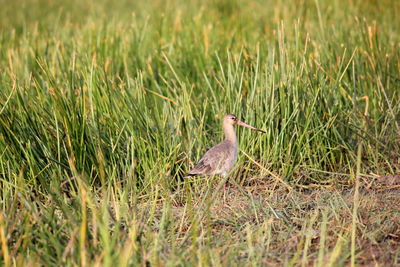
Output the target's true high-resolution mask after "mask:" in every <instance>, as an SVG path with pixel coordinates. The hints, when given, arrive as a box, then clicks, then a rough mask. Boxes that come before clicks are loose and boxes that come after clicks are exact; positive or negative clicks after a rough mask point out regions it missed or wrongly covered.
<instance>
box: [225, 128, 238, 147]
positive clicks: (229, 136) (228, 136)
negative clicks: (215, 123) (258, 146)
mask: <svg viewBox="0 0 400 267" xmlns="http://www.w3.org/2000/svg"><path fill="white" fill-rule="evenodd" d="M223 128H224V133H225V140H228V141H230V142H232V143H236V134H235V129H234V128H233V125H232V124H225V125H224V126H223Z"/></svg>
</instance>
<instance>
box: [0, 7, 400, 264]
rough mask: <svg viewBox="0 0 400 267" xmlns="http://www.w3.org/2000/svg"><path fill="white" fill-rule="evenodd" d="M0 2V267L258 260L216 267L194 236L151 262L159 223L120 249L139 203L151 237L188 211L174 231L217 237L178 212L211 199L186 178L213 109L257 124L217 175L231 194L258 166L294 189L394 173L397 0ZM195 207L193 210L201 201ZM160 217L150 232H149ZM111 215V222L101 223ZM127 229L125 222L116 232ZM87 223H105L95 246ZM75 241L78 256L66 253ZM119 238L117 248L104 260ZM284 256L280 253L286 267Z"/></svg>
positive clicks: (255, 176) (205, 187)
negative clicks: (227, 168)
mask: <svg viewBox="0 0 400 267" xmlns="http://www.w3.org/2000/svg"><path fill="white" fill-rule="evenodd" d="M0 3H1V9H0V30H1V35H0V86H1V90H0V103H1V107H0V176H1V190H2V194H1V196H2V206H3V208H2V210H3V213H2V216H1V221H0V228H1V229H0V230H1V231H3V232H4V236H3V240H6V237H7V241H5V242H4V243H3V246H2V256H3V262H5V263H8V264H12V263H13V262H14V263H16V262H19V261H20V262H21V263H22V262H24V261H25V260H27V259H29V258H31V257H30V255H31V253H33V254H34V255H36V257H34V258H35V259H36V260H37V262H38V263H42V264H43V263H44V264H51V263H52V264H54V263H56V262H59V261H60V260H63V261H64V263H66V262H69V263H71V262H72V263H71V264H72V265H74V264H80V265H85V264H89V262H91V261H92V260H94V261H98V262H99V263H100V262H101V263H103V264H106V265H107V261H109V263H111V262H112V261H113V260H115V259H116V258H118V257H120V258H121V260H126V262H124V263H126V264H134V262H136V263H137V264H138V263H143V262H149V263H151V264H152V265H153V264H154V265H158V264H162V262H165V260H166V259H167V258H168V259H169V260H170V263H172V262H174V257H178V256H177V255H178V254H179V255H180V254H182V251H184V253H183V254H182V258H179V257H180V256H179V257H178V258H179V259H178V258H176V259H175V260H177V262H179V261H181V262H186V261H189V262H192V263H194V262H197V263H200V264H201V263H204V264H212V265H214V264H215V263H216V262H219V263H220V264H224V263H225V264H228V263H229V264H233V263H238V262H240V261H242V260H248V259H252V260H254V261H253V263H254V264H257V263H260V262H263V260H265V258H264V257H263V256H261V258H258V257H256V256H254V257H253V258H252V256H251V255H252V254H251V253H252V252H251V250H250V247H248V248H246V250H240V249H239V251H242V252H243V251H245V252H243V253H244V254H243V255H244V256H243V258H241V257H234V256H233V258H232V259H231V258H229V257H228V258H227V261H226V262H223V261H218V260H217V259H218V257H220V256H221V255H223V254H219V252H218V250H213V248H215V247H214V246H215V244H212V241H209V242H211V243H207V242H208V241H204V240H203V241H201V242H205V244H204V243H202V245H203V248H207V249H209V250H210V251H212V252H209V253H211V254H207V255H208V256H207V257H206V258H204V259H203V258H202V256H201V255H202V254H201V253H202V252H204V251H203V250H201V248H200V247H201V246H200V247H199V246H198V245H196V244H198V243H196V242H197V241H196V242H195V241H193V240H192V241H193V243H191V244H192V245H191V246H188V245H187V243H185V242H186V241H187V239H188V237H186V239H184V241H185V242H183V241H182V242H183V243H179V244H176V247H173V248H172V249H171V251H170V250H168V251H165V253H164V254H163V252H159V248H157V243H155V242H167V243H168V242H171V241H170V239H174V236H170V235H169V233H170V232H169V231H167V232H168V234H165V233H167V232H165V233H164V234H165V235H166V236H162V237H161V236H157V237H154V236H150V237H148V236H146V238H144V240H145V241H144V242H145V243H146V242H149V243H151V244H152V245H138V244H136V245H135V246H137V247H136V248H139V247H140V248H141V250H135V251H136V252H132V251H125V250H124V249H126V247H124V245H123V244H125V243H121V242H122V241H121V240H127V241H126V242H130V243H132V242H133V243H135V242H136V241H132V239H130V238H129V236H130V234H131V233H132V231H133V232H134V231H136V230H137V229H136V228H135V227H137V228H138V229H139V228H140V227H142V226H139V225H141V224H140V223H139V221H140V219H139V217H140V216H139V215H137V214H141V212H144V213H145V212H146V209H147V208H144V209H145V210H141V211H140V210H137V211H136V215H135V211H134V210H136V209H139V206H140V205H139V204H138V203H139V202H141V201H143V202H144V203H147V204H148V205H149V206H150V207H152V209H151V211H150V214H152V215H151V216H150V217H149V218H150V219H149V218H147V217H146V216H147V215H143V217H144V218H146V220H147V219H149V221H148V223H150V224H151V225H152V226H151V227H153V226H154V227H155V228H154V229H159V227H161V226H163V223H167V222H169V219H170V220H172V221H173V220H174V219H176V220H182V221H183V220H184V219H183V218H186V217H185V216H186V215H188V216H189V217H190V218H191V219H190V220H189V221H190V222H191V224H190V227H188V229H190V231H192V232H190V234H188V232H187V234H188V235H189V236H192V238H193V239H195V240H197V239H201V238H205V237H208V238H211V239H212V234H211V232H212V231H211V230H207V229H208V228H207V227H210V229H211V228H212V229H214V228H213V227H211V226H207V227H206V226H204V225H202V224H203V220H200V219H199V218H198V217H196V216H197V215H193V214H191V212H192V213H193V212H194V213H195V211H196V209H198V206H196V204H193V203H192V204H190V202H192V201H194V203H196V201H197V200H198V199H199V198H202V199H207V197H209V193H210V188H212V187H213V184H212V183H211V182H210V183H208V182H206V181H203V180H198V181H197V180H195V181H194V182H188V181H183V180H182V177H183V175H184V174H185V172H186V171H187V170H188V169H189V168H190V167H191V166H193V164H194V163H195V162H196V161H197V160H198V159H199V158H200V156H201V155H202V154H203V153H204V152H205V151H206V149H208V148H209V147H211V146H212V145H214V144H216V143H217V142H219V141H220V140H221V138H222V137H221V135H222V131H221V129H220V123H221V119H222V117H223V115H224V114H225V113H235V114H236V115H238V116H239V117H240V118H241V119H243V120H244V121H245V122H247V123H249V124H251V125H254V126H256V127H258V128H261V129H264V130H266V131H267V134H266V135H259V134H256V133H254V132H251V131H246V130H243V129H237V132H238V136H239V144H240V149H241V150H243V151H244V152H245V153H246V154H244V153H239V159H238V162H237V164H236V168H235V169H234V172H233V173H232V175H231V177H230V179H231V181H232V182H234V183H237V185H238V186H250V185H251V184H252V181H257V182H261V183H264V182H266V181H271V180H274V179H273V178H272V177H271V173H272V174H273V175H274V177H279V179H282V180H284V181H285V182H287V183H289V184H290V185H292V186H309V185H315V184H330V185H332V184H341V185H352V184H353V183H354V181H355V179H356V174H355V173H356V170H355V169H356V164H357V162H359V163H360V168H361V170H360V175H361V177H364V178H363V179H367V180H368V179H371V177H378V176H385V175H396V174H399V172H400V162H399V151H400V149H399V148H400V147H399V146H400V134H399V133H400V129H399V118H400V117H399V116H400V102H399V94H400V90H399V89H400V75H399V73H400V72H399V69H400V61H399V60H400V37H399V30H400V19H399V18H398V14H399V12H400V3H399V2H398V1H389V0H384V1H356V0H347V1H320V0H316V1H308V0H304V1H279V2H276V1H256V0H250V1H244V0H233V1H228V0H207V1H157V0H156V1H127V0H123V1H117V2H115V1H107V0H100V1H90V0H88V1H48V0H25V1H15V2H11V1H0ZM360 144H361V145H360ZM360 146H361V147H362V148H363V150H362V155H361V154H360V157H358V156H357V149H358V147H360ZM188 183H192V184H191V185H187V184H188ZM271 190H272V192H274V190H275V189H271ZM264 191H265V192H267V191H268V190H267V189H266V188H265V189H264ZM268 192H269V191H268ZM171 196H174V197H171ZM200 196H201V197H200ZM175 197H176V198H178V199H179V201H178V200H176V199H175ZM246 197H249V195H246ZM111 200H112V201H114V202H113V203H114V206H113V207H112V208H110V207H109V205H110V204H109V203H110V201H111ZM234 200H235V199H233V202H235V201H234ZM176 201H177V202H176ZM221 201H222V200H221ZM217 202H218V200H217ZM236 202H237V203H238V202H240V201H239V200H237V201H236ZM32 203H34V204H32ZM115 203H118V204H115ZM160 203H161V204H160ZM174 203H175V204H174ZM177 203H179V205H182V206H181V207H182V209H183V210H184V211H183V213H184V214H186V212H189V211H190V209H194V211H190V212H189V213H188V214H186V215H182V217H180V216H179V215H176V214H173V213H174V212H173V211H174V209H173V208H172V207H171V205H172V206H173V205H178V204H177ZM201 203H203V204H204V203H205V204H204V205H206V206H207V207H208V208H207V209H206V210H209V209H210V208H211V207H212V206H213V205H214V204H213V203H209V202H207V201H205V202H204V201H203V202H201ZM249 203H253V204H254V199H253V200H252V201H250V202H249ZM293 203H296V202H293ZM141 204H142V205H145V204H143V203H141ZM225 204H226V203H225ZM225 204H224V205H225ZM136 205H137V207H136ZM157 205H161V207H159V206H157ZM193 205H194V206H193ZM260 205H261V204H260ZM340 205H341V204H340ZM340 205H339V204H338V205H335V206H334V207H335V208H337V209H339V208H338V206H340ZM200 207H203V206H201V205H200ZM110 209H111V210H112V211H110V212H109V210H110ZM120 209H122V210H123V212H121V211H120V212H121V214H122V215H121V214H120V215H118V210H120ZM159 209H161V210H163V212H162V213H161V214H160V216H161V218H159V219H160V223H161V225H158V224H156V223H155V221H156V220H157V218H158V217H157V211H158V210H159ZM115 212H116V213H117V215H115V216H116V218H113V219H114V221H115V222H116V224H117V225H109V224H108V223H107V222H108V220H111V219H110V218H109V217H108V216H109V213H115ZM207 212H208V211H207ZM270 212H271V211H268V212H267V213H266V214H269V215H268V216H270V215H271V214H270ZM317 213H318V212H317ZM206 214H208V213H206ZM211 214H212V212H211V213H210V214H208V215H207V216H209V217H210V216H211V217H212V215H211ZM256 214H257V213H256ZM318 214H319V215H321V218H320V219H321V220H323V219H324V218H325V219H326V218H327V217H323V216H322V215H323V214H325V215H324V216H328V215H326V214H328V213H327V211H324V213H318ZM296 215H297V216H299V214H298V213H296ZM319 215H318V216H319ZM13 216H15V217H13ZM35 216H36V217H35ZM132 216H133V217H132ZM202 216H203V215H202ZM204 216H205V215H204ZM268 216H267V217H268ZM271 216H272V215H271ZM274 216H275V215H274ZM274 216H272V217H271V218H273V217H274ZM316 216H317V215H316ZM267 217H266V218H265V222H268V220H269V219H271V218H269V217H268V218H269V219H268V218H267ZM275 217H276V216H275ZM275 217H274V218H275ZM43 218H46V219H43ZM55 218H57V219H55ZM105 218H106V219H105ZM168 218H169V219H168ZM276 218H280V216H278V217H276ZM337 219H338V220H339V221H340V218H337ZM353 219H354V216H353ZM32 220H33V221H34V222H32ZM88 220H92V222H91V223H89V222H88ZM153 220H154V221H153ZM163 220H164V221H163ZM209 220H212V219H209ZM310 220H311V221H312V218H311V219H310ZM313 220H316V219H315V218H314V219H313ZM278 221H279V220H278ZM16 222H18V224H20V225H21V226H22V227H23V228H24V229H25V230H22V229H20V228H19V227H17V225H14V224H15V223H16ZM22 222H24V223H22ZM128 222H129V223H128ZM170 223H172V222H170ZM236 223H238V222H236ZM249 223H250V222H249ZM310 223H311V222H310V221H307V220H305V225H308V226H309V227H311V226H310V225H313V223H315V221H313V222H312V223H311V224H310ZM322 223H323V222H322ZM125 224H127V225H129V227H133V228H132V229H130V230H129V231H127V229H125V228H124V230H121V231H122V232H120V233H118V234H115V235H114V236H113V233H112V232H113V231H116V230H115V229H118V228H114V227H117V226H121V225H125ZM153 224H156V225H153ZM258 224H261V225H264V224H263V222H262V221H261V222H260V221H257V223H256V224H255V225H258ZM76 225H79V230H77V229H78V228H76ZM88 225H89V226H88ZM182 225H183V224H180V226H177V227H178V230H176V232H175V234H176V235H180V234H183V232H182V231H184V229H183V228H182V227H183V226H182ZM251 225H252V223H250V224H249V226H248V227H249V228H248V229H247V228H246V229H247V230H246V231H248V234H250V235H251V234H252V233H253V232H252V231H253V230H254V229H251V227H252V226H251ZM268 225H269V224H268ZM164 226H165V225H164ZM264 226H265V225H264ZM124 227H128V226H126V225H125V226H124ZM165 227H167V226H165ZM268 227H269V226H268ZM304 227H305V226H304ZM13 229H14V230H13ZM96 229H97V230H96ZM112 229H114V230H112ZM135 229H136V230H135ZM152 229H153V228H152ZM166 229H167V228H166ZM274 230H276V228H275V229H274ZM1 231H0V232H1ZM49 231H50V232H49ZM54 231H55V232H54ZM96 231H103V232H102V233H101V235H102V237H101V238H100V239H99V238H98V236H97V235H99V234H100V233H97V232H96ZM110 231H111V232H110ZM124 231H125V232H124ZM149 231H150V230H149ZM188 231H189V230H188ZM203 231H205V232H203ZM254 231H256V230H254ZM270 231H271V229H270ZM77 232H79V234H77ZM160 233H161V232H160ZM133 235H135V234H133ZM171 235H174V231H172V234H171ZM338 235H340V236H342V235H344V236H345V234H344V233H342V232H340V233H337V235H334V236H335V238H337V237H338ZM78 236H79V238H78ZM175 237H176V236H175ZM277 238H279V237H277ZM78 239H79V240H80V241H79V242H78ZM339 239H340V238H339ZM339 239H335V240H339ZM129 240H130V241H129ZM157 240H159V241H157ZM205 240H209V239H207V238H205ZM220 240H225V239H223V238H222V239H220ZM228 240H229V239H228ZM232 240H235V242H236V241H237V240H236V239H232ZM340 240H341V239H340ZM276 241H277V242H279V239H277V240H276ZM96 242H97V243H96ZM123 242H125V241H123ZM237 242H239V243H236V244H240V241H237ZM335 242H339V241H335ZM340 242H341V241H340ZM89 243H90V244H91V245H89ZM38 244H39V246H38ZM73 244H76V245H78V244H79V246H80V249H77V250H76V251H74V250H73V249H70V248H71V247H73ZM116 244H119V245H121V247H120V248H118V249H116V250H115V251H113V248H114V246H115V245H116ZM335 244H336V246H335V248H336V247H337V246H339V245H340V246H342V244H341V243H335ZM153 245H154V246H156V247H154V246H153ZM306 245H307V248H308V246H309V245H310V244H307V243H306ZM153 249H155V250H156V251H157V253H156V252H154V255H153V254H151V252H149V251H153ZM247 249H249V250H247ZM296 249H298V248H297V247H296V248H295V249H294V251H290V253H289V252H288V254H287V255H286V254H285V255H286V256H285V257H287V258H286V259H292V261H293V262H292V264H296V263H298V262H297V258H296V257H298V256H296V255H297V254H296V251H297V250H296ZM301 249H302V248H301ZM301 249H300V250H301ZM7 251H8V252H7ZM140 251H141V252H140ZM189 251H192V252H193V254H194V255H195V256H193V255H191V254H190V253H189ZM178 252H179V253H178ZM228 252H229V253H232V255H236V254H237V251H235V250H232V251H230V250H228ZM250 252H251V253H250ZM291 252H293V253H294V254H291ZM325 252H326V251H324V250H323V252H320V254H318V255H319V256H318V257H320V258H319V260H320V261H322V259H323V256H324V255H325V254H324V253H325ZM124 253H125V254H124ZM135 253H138V255H136V254H135ZM148 253H150V254H151V255H153V256H149V255H148ZM158 253H160V254H161V255H164V257H165V258H164V259H160V258H157V257H156V255H157V254H158ZM185 253H186V254H185ZM207 253H208V252H207ZM221 253H222V252H221ZM225 253H227V252H225ZM229 253H228V254H229ZM321 253H322V254H321ZM335 253H338V252H337V251H336V250H333V252H332V254H331V256H332V259H333V260H335V258H334V257H335V256H336V254H335ZM41 254H43V255H44V256H39V255H41ZM7 255H8V256H7ZM10 255H11V256H10ZM18 255H19V257H20V258H18V257H17V256H18ZM99 255H102V256H99ZM124 255H126V257H125V256H124ZM132 255H136V256H135V257H133V256H132ZM196 255H197V256H196ZM210 255H211V256H210ZM213 255H214V256H213ZM216 255H217V256H216ZM229 255H231V254H229ZM301 255H303V256H304V250H303V254H301ZM320 255H322V256H320ZM339 255H340V254H339ZM129 256H131V257H129ZM215 257H216V258H215ZM291 257H293V258H291ZM343 257H344V258H345V259H346V256H343ZM352 257H354V254H353V255H352ZM133 258H135V260H133ZM13 259H14V261H13ZM16 259H18V261H16ZM212 260H215V262H213V261H212ZM284 261H285V260H283V259H279V260H278V261H275V260H273V261H272V262H280V263H282V262H284ZM289 262H291V261H289ZM334 262H335V261H334ZM264 263H265V262H264ZM300 263H301V264H306V263H308V261H307V257H306V258H303V259H301V261H300ZM342 264H346V261H344V262H342Z"/></svg>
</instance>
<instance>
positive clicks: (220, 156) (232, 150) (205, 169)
mask: <svg viewBox="0 0 400 267" xmlns="http://www.w3.org/2000/svg"><path fill="white" fill-rule="evenodd" d="M234 125H240V126H244V127H247V128H249V129H252V130H255V131H259V132H262V133H265V131H263V130H260V129H257V128H255V127H253V126H250V125H248V124H246V123H244V122H242V121H240V120H239V119H238V118H237V117H236V115H234V114H227V115H225V116H224V120H223V123H222V128H223V130H224V134H225V140H224V141H222V142H221V143H219V144H217V145H216V146H214V147H212V148H211V149H210V150H208V151H207V152H206V153H205V154H204V156H203V157H202V158H201V159H200V161H199V162H198V163H197V164H196V165H195V166H194V167H193V168H192V169H191V170H190V171H189V172H188V173H187V177H191V176H212V175H222V176H223V177H227V176H228V174H229V171H230V170H231V169H232V167H233V165H234V164H235V162H236V159H237V154H238V142H237V138H236V134H235V129H234V128H233V126H234Z"/></svg>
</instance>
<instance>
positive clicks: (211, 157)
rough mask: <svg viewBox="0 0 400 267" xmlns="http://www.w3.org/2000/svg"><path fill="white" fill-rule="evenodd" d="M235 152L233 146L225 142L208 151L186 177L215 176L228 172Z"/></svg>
mask: <svg viewBox="0 0 400 267" xmlns="http://www.w3.org/2000/svg"><path fill="white" fill-rule="evenodd" d="M236 151H237V149H236V148H235V146H234V144H233V143H232V142H230V141H228V140H225V141H223V142H221V143H219V144H218V145H216V146H214V147H212V148H211V149H210V150H208V151H207V152H206V153H205V154H204V156H203V157H202V158H201V159H200V161H199V162H198V163H197V164H196V166H194V167H193V169H191V170H190V171H189V173H188V176H198V175H215V174H221V173H225V172H226V171H228V170H229V169H230V168H231V167H232V165H233V162H232V161H234V159H236V157H235V155H234V153H235V152H236Z"/></svg>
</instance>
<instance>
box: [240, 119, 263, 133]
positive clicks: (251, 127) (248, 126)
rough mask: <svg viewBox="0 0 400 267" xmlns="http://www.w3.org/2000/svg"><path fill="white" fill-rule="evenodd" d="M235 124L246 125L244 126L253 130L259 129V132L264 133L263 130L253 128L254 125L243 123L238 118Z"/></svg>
mask: <svg viewBox="0 0 400 267" xmlns="http://www.w3.org/2000/svg"><path fill="white" fill-rule="evenodd" d="M236 124H237V125H240V126H244V127H246V128H249V129H252V130H254V131H259V132H262V133H266V132H264V131H263V130H260V129H257V128H255V127H253V126H250V125H248V124H246V123H244V122H242V121H239V120H238V121H237V122H236Z"/></svg>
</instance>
